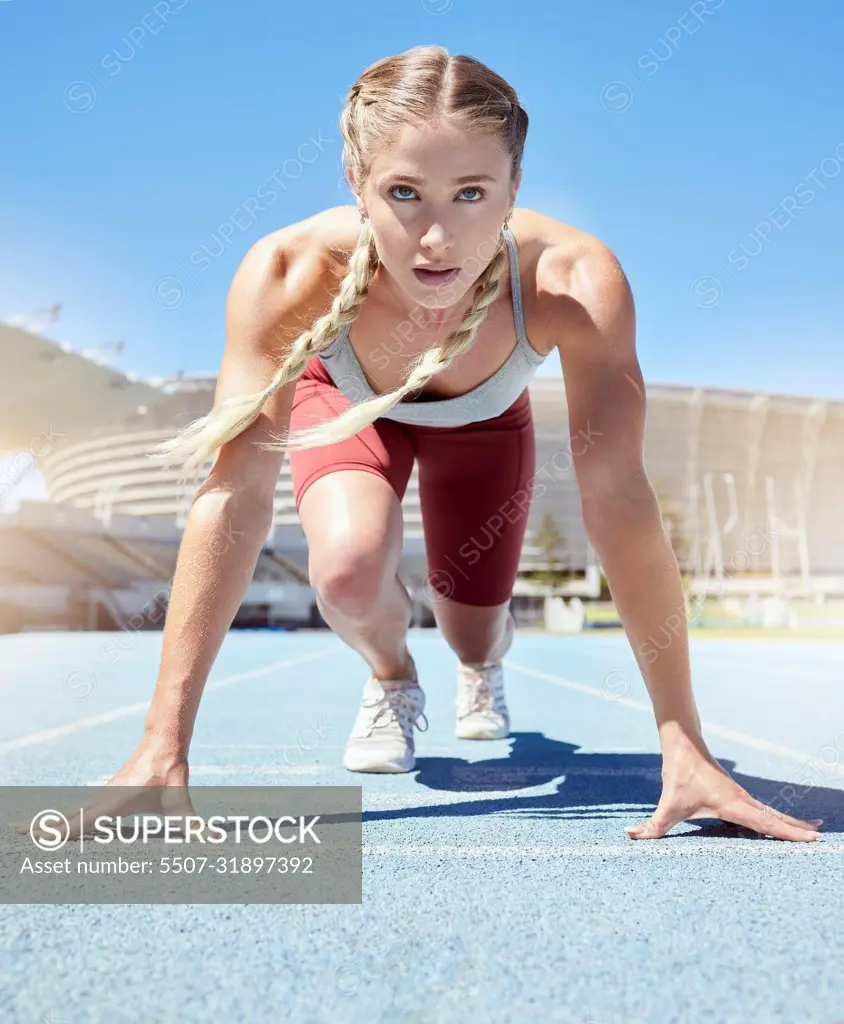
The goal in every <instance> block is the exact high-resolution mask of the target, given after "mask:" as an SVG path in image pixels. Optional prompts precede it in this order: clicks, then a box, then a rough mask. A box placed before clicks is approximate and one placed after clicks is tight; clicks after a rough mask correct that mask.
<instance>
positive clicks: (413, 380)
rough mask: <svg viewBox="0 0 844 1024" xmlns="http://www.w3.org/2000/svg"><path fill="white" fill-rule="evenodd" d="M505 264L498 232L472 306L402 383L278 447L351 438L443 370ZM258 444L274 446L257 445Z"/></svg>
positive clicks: (472, 332)
mask: <svg viewBox="0 0 844 1024" xmlns="http://www.w3.org/2000/svg"><path fill="white" fill-rule="evenodd" d="M506 263H507V251H506V240H505V238H504V234H503V232H502V234H501V237H500V238H499V240H498V247H497V248H496V250H495V253H494V254H493V257H492V259H491V260H490V262H489V264H488V265H487V267H486V268H485V270H484V272H483V273H482V274H481V276H480V277H479V278H478V282H477V284H476V286H475V294H474V298H473V301H472V305H471V307H470V309H469V311H468V312H467V313H466V315H465V317H464V318H463V320H462V321H461V323H460V325H459V326H458V327H457V328H455V330H454V331H452V333H451V334H450V335H449V336H448V337H447V338H446V340H445V341H444V342H443V343H442V344H441V345H437V346H435V347H434V348H431V349H428V350H427V351H426V352H423V353H422V355H421V356H419V358H418V359H417V360H416V361H415V362H414V363H413V365H412V367H411V371H410V373H409V375H408V377H407V379H406V380H405V382H404V384H402V385H401V386H400V387H398V388H396V390H395V391H390V392H388V393H386V394H384V395H378V396H377V397H376V398H372V399H370V400H369V401H366V402H361V403H359V404H356V405H354V406H353V407H352V408H351V409H347V410H346V411H345V412H343V413H341V414H340V415H339V416H335V417H333V418H332V419H330V420H328V421H326V422H324V423H319V424H316V425H315V426H312V427H307V428H305V429H302V430H299V431H297V432H295V433H294V434H288V437H287V440H286V443H285V444H284V445H283V446H282V445H279V446H278V447H284V448H285V449H287V450H288V451H301V450H303V449H305V448H315V447H318V446H320V445H325V444H332V443H333V442H335V441H343V440H345V439H346V438H348V437H352V436H353V435H354V434H357V433H358V431H360V430H362V429H363V428H364V427H366V426H368V425H369V424H370V423H372V422H373V421H374V420H376V419H377V418H378V417H379V416H383V415H384V413H386V412H388V411H389V410H390V409H392V408H393V406H395V405H397V404H398V403H399V402H400V401H401V400H402V399H403V398H404V397H405V396H406V395H409V394H410V393H411V392H413V391H416V390H421V389H422V388H424V386H425V385H426V384H427V383H428V381H429V380H430V379H431V378H432V377H435V376H436V375H437V374H439V373H442V372H443V371H444V370H447V369H448V368H449V366H451V364H452V362H453V361H454V360H455V359H456V358H457V357H458V356H460V355H462V354H463V353H464V352H466V351H467V350H468V349H469V348H471V346H472V344H473V342H474V340H475V337H476V335H477V332H478V328H479V327H480V325H481V324H482V323H483V322H484V320H485V319H486V317H487V313H488V311H489V307H490V305H491V304H492V302H493V301H494V299H495V298H496V296H497V295H498V292H499V290H500V288H501V278H502V276H503V271H504V268H505V266H506ZM259 447H261V448H266V447H276V446H268V445H259Z"/></svg>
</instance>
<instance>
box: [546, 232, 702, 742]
mask: <svg viewBox="0 0 844 1024" xmlns="http://www.w3.org/2000/svg"><path fill="white" fill-rule="evenodd" d="M544 287H545V288H546V291H547V294H546V299H545V301H546V304H548V305H550V308H551V309H554V308H556V311H557V321H558V323H559V324H560V326H559V328H558V330H557V347H558V350H559V352H560V359H561V363H562V367H563V375H564V379H565V385H566V395H567V401H568V412H569V427H570V434H571V439H572V440H571V444H572V451H573V463H574V468H575V474H576V476H577V481H578V486H579V489H580V495H581V504H582V511H583V521H584V526H585V529H586V533H587V536H588V537H589V540H590V542H591V543H592V545H593V547H594V548H595V550H596V552H597V553H598V557H599V558H600V560H601V564H602V566H603V570H604V573H605V575H606V577H607V584H608V586H609V589H610V591H611V593H612V597H613V601H614V603H615V606H616V608H617V609H618V613H619V617H620V618H621V622H622V625H623V626H624V629H625V632H626V634H627V638H628V640H629V642H630V645H631V647H632V649H633V652H634V655H635V657H636V660H637V662H638V665H639V668H640V670H641V672H642V676H643V678H644V680H645V683H646V685H647V688H648V691H649V693H650V697H651V700H652V702H653V707H654V714H655V717H656V723H657V728H658V730H659V735H660V742H661V744H662V747H663V751H665V750H666V747H667V746H668V747H670V746H671V745H673V744H674V743H686V742H689V741H690V742H692V743H694V744H697V743H701V744H702V739H701V738H700V720H699V717H698V713H697V709H696V707H695V702H694V697H693V694H692V689H691V672H690V665H689V650H688V634H687V629H686V614H685V603H684V598H683V591H682V584H681V580H680V573H679V568H678V565H677V561H676V558H675V556H674V553H673V551H672V549H671V545H670V543H669V541H668V538H667V536H666V534H665V531H664V529H663V525H662V516H661V513H660V509H659V504H658V502H657V499H656V495H655V493H654V490H653V488H652V486H651V484H650V481H649V480H648V477H647V474H646V472H645V467H644V460H643V441H644V429H645V410H646V395H645V385H644V380H643V378H642V371H641V368H640V366H639V360H638V357H637V353H636V341H635V310H634V305H633V299H632V295H631V293H630V287H629V285H628V282H627V279H626V277H625V275H624V273H623V271H622V269H621V267H620V266H619V264H618V261H617V260H616V259H615V257H614V256H613V254H612V253H611V252H609V250H607V249H606V248H605V247H603V246H600V244H596V245H595V246H594V248H592V249H591V250H590V251H588V252H587V253H585V254H584V256H583V257H582V258H581V259H580V260H579V261H578V262H577V264H576V265H575V266H574V267H566V266H565V265H563V264H562V262H561V261H558V263H557V266H555V265H554V260H553V258H552V259H550V260H549V261H548V269H547V270H546V273H545V277H544ZM666 635H667V636H668V637H669V638H670V643H666V642H665V639H664V638H665V636H666ZM655 640H659V641H660V646H661V648H662V649H661V650H657V648H656V646H655Z"/></svg>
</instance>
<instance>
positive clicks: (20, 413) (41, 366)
mask: <svg viewBox="0 0 844 1024" xmlns="http://www.w3.org/2000/svg"><path fill="white" fill-rule="evenodd" d="M0 381H2V384H0V395H2V397H0V408H2V410H3V413H2V419H0V456H2V455H13V454H15V453H17V452H21V451H26V450H28V449H29V447H30V446H31V445H33V444H35V445H37V444H39V439H40V438H42V436H43V435H45V434H46V435H48V436H49V435H50V434H51V433H53V432H55V433H57V434H62V435H64V436H65V437H68V436H70V437H72V436H74V435H79V436H80V440H81V438H82V436H83V435H84V434H86V433H87V432H88V431H89V430H92V429H96V428H99V427H102V426H103V425H108V424H110V423H112V422H114V423H120V422H122V421H124V420H125V419H126V416H127V413H135V412H137V411H138V407H139V406H141V407H144V406H145V407H152V406H153V405H155V404H156V403H158V402H160V401H161V399H162V397H163V394H162V389H161V387H159V386H157V382H147V381H143V380H139V379H138V378H136V377H134V375H132V374H125V373H121V372H120V371H118V370H114V369H112V368H111V367H109V366H106V365H103V364H101V363H98V362H96V361H95V360H94V359H91V358H89V357H87V356H85V355H82V354H81V353H79V352H75V351H74V350H73V349H72V348H71V347H70V346H69V345H64V344H61V343H58V342H55V341H50V340H49V339H48V338H44V337H42V336H41V335H40V334H34V333H32V332H31V331H27V330H24V329H23V328H22V327H16V326H12V325H11V324H4V323H0ZM40 444H41V447H43V445H44V442H43V440H41V441H40Z"/></svg>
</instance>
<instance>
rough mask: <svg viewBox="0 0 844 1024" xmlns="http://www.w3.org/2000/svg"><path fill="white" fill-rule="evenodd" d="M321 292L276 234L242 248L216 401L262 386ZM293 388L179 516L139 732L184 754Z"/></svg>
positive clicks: (273, 475)
mask: <svg viewBox="0 0 844 1024" xmlns="http://www.w3.org/2000/svg"><path fill="white" fill-rule="evenodd" d="M280 234H282V233H280ZM324 291H325V286H324V281H323V277H322V275H321V273H320V272H319V270H318V268H317V267H315V265H314V261H313V260H305V261H303V260H302V259H301V258H299V257H298V256H297V253H296V252H295V251H294V250H293V249H292V248H291V247H289V246H285V244H284V240H283V238H282V240H281V241H279V240H278V239H277V238H276V239H273V238H272V236H270V237H269V238H267V239H263V240H262V241H261V242H259V243H257V244H256V245H255V246H254V247H253V248H252V249H251V250H250V252H249V253H248V254H247V255H246V257H245V258H244V260H243V263H242V264H241V266H240V267H239V269H238V271H237V273H236V274H235V277H234V279H233V281H232V285H231V289H230V291H229V296H228V303H227V310H226V348H225V353H224V356H223V361H222V366H221V369H220V374H219V378H218V383H217V391H216V395H215V404H217V403H219V402H221V401H222V400H223V399H224V398H227V397H228V396H230V395H234V394H244V393H253V392H257V391H260V390H262V389H263V388H265V387H266V386H267V384H268V383H269V381H270V379H271V378H272V376H273V374H274V372H275V369H276V368H277V366H278V364H279V362H280V361H281V359H282V358H283V357H284V355H285V353H286V351H287V346H288V345H289V342H290V341H291V340H293V339H294V338H296V337H297V336H298V335H299V334H300V333H301V331H302V330H303V328H304V327H305V326H307V325H308V323H310V322H311V320H312V319H313V317H314V316H315V315H319V313H320V312H324V309H323V310H320V309H319V308H317V307H318V306H319V301H320V299H321V298H322V296H323V293H324ZM315 303H316V305H315ZM308 317H310V318H311V320H309V319H308ZM294 388H295V382H293V383H290V384H288V385H285V386H284V387H282V388H280V389H279V390H278V391H277V392H276V393H275V394H274V395H272V396H271V397H270V398H269V400H268V401H267V403H266V404H265V406H264V408H263V410H262V412H261V414H260V415H259V416H258V418H257V419H256V420H255V422H254V423H253V424H251V426H250V427H249V428H248V429H247V430H245V431H244V432H243V433H242V434H240V435H239V436H238V437H236V438H234V439H233V440H231V441H229V442H227V443H226V444H224V445H223V446H221V448H219V449H218V450H217V452H216V453H215V457H214V459H213V464H212V468H211V470H210V472H209V475H208V477H207V479H206V480H205V482H204V483H203V484H202V486H201V487H200V488H199V490H198V492H197V494H196V497H195V498H194V501H193V503H192V505H191V508H190V512H189V514H188V517H187V522H186V525H185V530H184V534H183V537H182V542H181V546H180V548H179V554H178V559H177V564H176V571H175V574H174V576H173V581H172V589H171V595H170V603H169V607H168V611H167V617H166V620H165V625H164V636H163V649H162V656H161V663H160V667H159V673H158V681H157V684H156V688H155V693H154V695H153V699H152V703H151V704H150V708H149V711H148V712H147V717H146V723H145V729H146V733H147V734H148V735H150V736H154V737H155V738H156V739H157V740H160V741H162V742H163V743H164V744H165V745H167V746H169V747H171V748H174V749H176V750H178V751H180V752H183V753H185V754H186V753H187V750H188V746H189V744H190V739H191V735H192V733H193V726H194V721H195V718H196V714H197V711H198V708H199V702H200V699H201V695H202V691H203V689H204V686H205V682H206V679H207V677H208V674H209V673H210V671H211V668H212V666H213V664H214V661H215V659H216V657H217V654H218V653H219V650H220V647H221V646H222V643H223V640H224V639H225V636H226V633H227V631H228V629H229V627H230V626H231V623H232V621H233V619H234V616H235V614H236V613H237V610H238V608H239V607H240V604H241V602H242V600H243V597H244V595H245V593H246V591H247V588H248V587H249V583H250V581H251V579H252V575H253V572H254V569H255V564H256V562H257V560H258V556H259V555H260V552H261V548H262V546H263V543H264V540H265V538H266V536H267V533H268V532H269V528H270V524H271V521H272V515H273V498H274V494H275V488H276V482H277V480H278V476H279V472H280V470H281V466H282V462H283V457H284V453H283V452H278V451H264V450H261V449H259V448H257V447H255V442H256V441H257V442H262V441H269V440H271V435H272V434H277V435H283V434H284V433H286V430H287V426H288V423H289V417H290V409H291V405H292V400H293V391H294Z"/></svg>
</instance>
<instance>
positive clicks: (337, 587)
mask: <svg viewBox="0 0 844 1024" xmlns="http://www.w3.org/2000/svg"><path fill="white" fill-rule="evenodd" d="M395 572H396V567H395V566H391V565H390V563H389V561H388V559H387V557H386V552H384V551H383V550H382V551H337V550H334V551H331V550H328V551H323V552H321V553H320V555H319V556H318V557H317V558H316V559H313V560H312V563H311V567H310V577H311V586H312V587H313V588H314V590H315V591H316V592H317V594H318V595H319V598H320V600H321V601H323V602H324V603H325V604H327V605H330V606H331V607H332V608H337V609H338V610H339V611H342V612H344V613H345V614H347V615H359V614H363V613H364V612H366V611H367V610H368V609H370V608H371V607H372V606H373V604H375V603H377V601H378V599H379V598H380V597H381V595H382V594H383V593H384V590H385V587H386V584H387V582H388V580H389V579H390V578H392V576H394V575H395Z"/></svg>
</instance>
